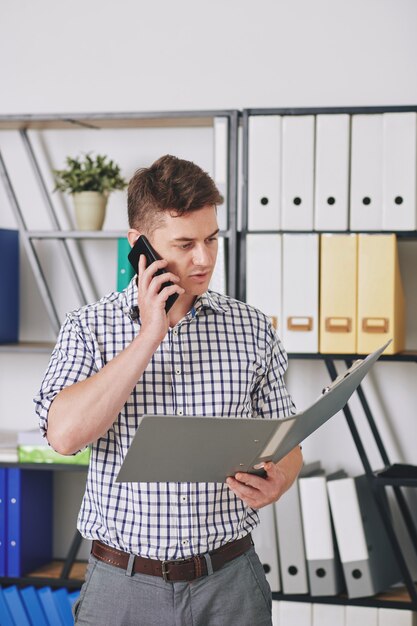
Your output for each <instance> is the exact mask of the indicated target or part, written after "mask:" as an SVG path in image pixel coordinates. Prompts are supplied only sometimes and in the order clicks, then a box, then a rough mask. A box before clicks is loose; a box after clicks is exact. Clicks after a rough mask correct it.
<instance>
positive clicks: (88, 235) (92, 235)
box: [27, 229, 230, 239]
mask: <svg viewBox="0 0 417 626" xmlns="http://www.w3.org/2000/svg"><path fill="white" fill-rule="evenodd" d="M126 233H127V229H126V230H28V231H27V236H28V238H29V239H120V238H125V237H126ZM229 236H230V233H229V231H225V230H222V231H220V232H219V237H229Z"/></svg>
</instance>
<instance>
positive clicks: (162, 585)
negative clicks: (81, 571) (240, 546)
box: [74, 547, 272, 626]
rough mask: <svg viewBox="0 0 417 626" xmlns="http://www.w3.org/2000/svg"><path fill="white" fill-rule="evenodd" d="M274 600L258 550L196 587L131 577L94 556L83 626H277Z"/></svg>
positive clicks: (77, 608)
mask: <svg viewBox="0 0 417 626" xmlns="http://www.w3.org/2000/svg"><path fill="white" fill-rule="evenodd" d="M271 608H272V598H271V590H270V588H269V584H268V582H267V580H266V578H265V574H264V570H263V567H262V564H261V563H260V561H259V558H258V556H257V554H256V552H255V550H254V548H253V547H252V548H250V549H249V550H248V551H247V552H246V553H245V554H243V555H242V556H240V557H237V558H236V559H234V560H233V561H230V562H229V563H226V565H224V566H223V567H222V568H221V569H220V570H218V571H217V572H214V573H213V574H211V575H209V576H204V577H202V578H198V579H197V580H194V581H192V582H189V583H187V582H185V583H183V582H175V583H171V582H165V581H164V580H163V579H162V578H159V577H157V576H148V575H146V574H133V575H132V576H129V575H127V573H126V572H125V570H122V569H120V568H117V567H113V566H112V565H108V564H106V563H103V562H101V561H98V560H97V559H95V558H94V557H92V556H90V561H89V565H88V569H87V574H86V579H85V583H84V584H83V586H82V589H81V594H80V598H79V600H78V601H77V602H76V604H75V605H74V616H75V624H78V626H271V624H272V621H271Z"/></svg>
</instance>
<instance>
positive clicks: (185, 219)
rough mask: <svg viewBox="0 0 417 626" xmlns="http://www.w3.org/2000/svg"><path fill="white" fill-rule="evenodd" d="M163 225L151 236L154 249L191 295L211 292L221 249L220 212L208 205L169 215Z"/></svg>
mask: <svg viewBox="0 0 417 626" xmlns="http://www.w3.org/2000/svg"><path fill="white" fill-rule="evenodd" d="M164 217H165V219H164V222H163V224H162V226H160V227H158V228H157V229H156V230H155V231H154V232H153V233H152V234H151V235H150V236H149V237H148V239H149V241H150V243H151V244H152V246H153V248H155V250H156V251H157V252H158V254H160V255H161V257H162V258H163V259H166V260H167V261H168V268H167V269H169V270H170V271H171V272H173V273H174V274H177V276H178V277H179V279H180V285H181V287H183V289H185V293H186V294H187V295H189V296H199V295H201V294H202V293H204V292H205V291H207V288H208V285H209V282H210V279H211V276H212V274H213V270H214V266H215V264H216V258H217V249H218V231H219V226H218V224H217V215H216V209H215V207H214V206H210V205H208V206H205V207H203V208H202V209H198V210H197V211H192V212H190V213H186V214H185V215H182V216H179V217H175V215H174V214H173V215H170V214H169V213H168V212H167V213H166V214H165V216H164Z"/></svg>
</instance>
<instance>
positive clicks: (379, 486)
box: [238, 106, 417, 611]
mask: <svg viewBox="0 0 417 626" xmlns="http://www.w3.org/2000/svg"><path fill="white" fill-rule="evenodd" d="M409 111H414V112H417V106H386V107H385V106H378V107H336V108H334V107H321V108H285V109H283V108H268V109H245V110H244V111H243V112H242V130H243V132H242V141H243V154H242V177H243V188H242V220H241V223H242V228H241V230H240V232H239V236H238V255H239V259H240V264H241V265H240V268H241V269H240V274H239V279H238V298H239V299H241V300H245V299H246V276H245V267H246V237H247V235H248V234H265V235H267V234H282V233H294V234H301V233H308V234H310V233H316V234H320V233H322V232H326V233H328V232H332V231H311V230H308V231H307V230H304V231H284V230H274V231H267V230H250V231H249V229H248V181H249V166H248V164H249V118H250V117H251V116H254V115H320V114H335V115H336V114H340V113H346V114H349V115H354V114H362V115H363V114H376V113H388V112H409ZM335 232H336V231H335ZM356 232H359V231H351V230H343V231H337V234H346V233H347V234H349V233H356ZM360 232H364V231H360ZM389 232H392V231H389ZM387 233H388V231H380V232H379V234H387ZM371 234H378V233H377V232H376V231H372V233H371ZM395 234H396V235H397V236H398V237H399V238H401V239H417V231H398V232H395ZM288 356H289V358H291V359H306V360H310V359H320V360H323V361H324V363H325V365H326V368H327V371H328V374H329V377H330V379H331V380H335V379H336V377H337V375H338V374H337V370H336V366H335V361H340V360H342V361H344V363H345V364H346V366H347V367H349V366H350V365H351V364H352V361H353V360H355V359H356V358H363V357H364V356H365V355H352V354H349V355H348V354H343V355H339V354H321V353H314V354H310V353H303V354H291V353H290V354H289V355H288ZM380 360H381V361H398V362H401V361H402V362H414V363H417V350H416V351H405V352H403V353H399V354H395V355H386V356H385V355H384V356H382V357H381V358H380ZM357 394H358V397H359V400H360V403H361V406H362V408H363V410H364V413H365V417H366V420H367V422H368V425H369V427H370V430H371V433H372V435H373V437H374V440H375V443H376V445H377V448H378V451H379V453H380V456H381V459H382V461H383V463H384V465H385V466H387V467H388V466H390V465H391V463H390V459H389V457H388V454H387V451H386V448H385V446H384V444H383V441H382V439H381V436H380V434H379V432H378V428H377V426H376V422H375V420H374V417H373V415H372V412H371V409H370V407H369V404H368V402H367V399H366V396H365V393H364V391H363V389H362V387H361V386H359V388H358V390H357ZM343 413H344V416H345V419H346V421H347V424H348V427H349V430H350V432H351V435H352V438H353V441H354V444H355V446H356V449H357V451H358V454H359V457H360V460H361V463H362V465H363V468H364V471H365V474H366V476H367V478H368V480H369V483H370V486H371V489H372V492H373V495H374V498H375V502H376V504H377V507H378V510H379V513H380V515H381V519H382V522H383V524H384V527H385V529H386V532H387V535H388V538H389V541H390V543H391V546H392V548H393V550H394V554H395V557H396V559H397V563H398V566H399V569H400V572H401V575H402V578H403V582H404V584H405V586H406V589H407V592H408V594H409V601H404V602H403V601H401V602H397V601H394V602H389V601H385V600H383V599H382V600H378V599H377V598H366V599H355V600H348V599H346V598H338V597H336V598H334V597H331V598H315V597H311V596H309V595H307V596H287V595H285V594H274V599H276V600H283V599H286V600H294V601H308V602H316V601H317V602H327V603H336V604H337V603H340V604H357V605H361V606H382V607H388V606H392V607H393V608H394V607H395V608H404V609H412V610H414V611H415V610H417V590H416V586H415V584H414V581H413V578H412V575H411V573H410V570H409V568H408V565H407V563H406V560H405V558H404V554H403V551H402V548H401V546H400V543H399V541H398V538H397V536H396V533H395V530H394V528H393V524H392V520H391V515H390V512H389V511H388V510H387V508H386V505H385V501H384V498H383V495H384V493H383V490H384V489H385V487H387V486H390V487H392V489H393V492H394V496H395V500H396V502H397V505H398V508H399V511H400V513H401V515H402V518H403V520H404V523H405V526H406V529H407V532H408V535H409V537H410V540H411V542H412V545H413V548H414V552H415V554H416V555H417V528H416V523H415V521H414V519H413V516H412V514H411V511H410V508H409V506H408V504H407V501H406V499H405V497H404V493H403V492H402V490H401V488H402V487H411V486H414V487H415V486H417V480H416V479H414V478H409V479H407V478H404V479H399V478H384V477H380V476H377V475H375V473H374V471H373V469H372V467H371V464H370V461H369V457H368V455H367V452H366V450H365V447H364V445H363V443H362V440H361V437H360V435H359V431H358V429H357V427H356V424H355V420H354V418H353V415H352V412H351V410H350V408H349V405H348V404H347V405H346V406H345V408H344V409H343Z"/></svg>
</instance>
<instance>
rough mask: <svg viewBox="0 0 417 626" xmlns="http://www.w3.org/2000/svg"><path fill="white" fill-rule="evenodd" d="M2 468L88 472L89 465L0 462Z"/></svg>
mask: <svg viewBox="0 0 417 626" xmlns="http://www.w3.org/2000/svg"><path fill="white" fill-rule="evenodd" d="M0 467H16V468H19V469H22V470H40V471H53V472H87V470H88V465H80V464H78V463H16V462H8V461H0Z"/></svg>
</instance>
